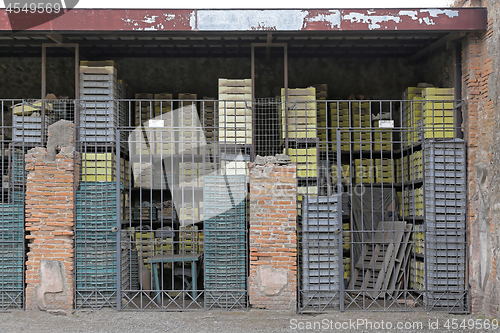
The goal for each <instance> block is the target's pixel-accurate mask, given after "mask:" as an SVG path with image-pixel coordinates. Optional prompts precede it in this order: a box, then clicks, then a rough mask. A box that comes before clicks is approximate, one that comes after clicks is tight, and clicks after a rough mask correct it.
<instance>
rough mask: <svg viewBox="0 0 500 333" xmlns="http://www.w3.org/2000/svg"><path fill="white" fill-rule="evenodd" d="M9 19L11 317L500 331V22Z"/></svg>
mask: <svg viewBox="0 0 500 333" xmlns="http://www.w3.org/2000/svg"><path fill="white" fill-rule="evenodd" d="M481 5H482V6H483V7H481ZM0 15H1V17H2V19H1V20H0V67H1V68H2V75H0V99H1V100H0V103H1V105H2V111H3V113H2V118H1V121H2V124H1V128H2V138H1V140H2V141H1V144H2V161H3V163H2V189H3V191H2V203H1V207H0V213H1V214H2V218H1V221H2V222H1V229H0V237H1V238H2V242H1V245H0V246H1V247H2V251H1V253H0V263H1V265H2V267H1V269H0V304H1V307H2V308H3V309H10V308H20V309H38V308H40V309H45V310H57V311H71V310H73V309H85V308H91V309H101V308H108V307H109V308H114V309H118V310H164V311H184V310H203V309H215V308H222V309H226V310H231V309H236V308H240V309H241V308H244V309H246V308H249V307H258V308H266V309H280V310H292V311H298V312H301V313H302V312H324V311H349V310H386V311H408V310H415V311H419V310H420V311H448V312H453V313H468V312H471V311H473V312H485V313H489V314H495V315H496V314H497V303H498V302H497V292H496V280H497V277H496V252H495V249H496V246H497V242H498V241H497V239H496V237H495V236H494V235H495V233H496V225H495V223H494V221H495V214H496V206H495V204H494V203H495V200H494V198H496V191H495V190H494V189H493V188H492V187H494V186H491V185H489V183H490V182H494V181H495V179H496V178H495V177H496V174H497V172H496V168H495V159H496V155H495V153H494V152H495V145H496V140H497V139H496V136H495V132H494V131H495V126H496V118H495V116H494V109H495V106H496V102H495V101H497V97H496V96H497V91H498V89H497V87H496V85H495V84H493V83H490V84H488V83H489V80H490V77H491V79H492V80H493V79H494V78H495V76H496V75H497V73H495V72H494V71H493V68H494V67H495V63H496V62H497V61H499V60H500V59H499V58H498V49H497V48H498V45H496V43H495V42H494V40H495V38H497V34H498V29H496V20H495V18H497V17H498V13H497V9H495V8H494V6H493V4H492V3H491V4H490V3H489V2H488V1H485V2H484V3H482V4H476V3H468V2H467V3H461V4H459V5H458V4H457V6H456V7H453V8H446V9H404V10H403V9H375V10H361V9H360V10H335V9H332V10H307V9H304V10H111V9H110V10H92V9H78V10H76V9H73V10H64V11H62V12H59V13H55V12H52V13H50V14H47V13H44V14H36V15H37V16H36V17H35V16H30V14H29V13H24V12H22V11H21V12H20V13H17V14H15V13H13V12H8V11H6V10H2V11H0ZM31 15H33V14H31ZM42 97H43V98H42ZM483 138H485V139H483ZM479 140H481V141H479ZM493 184H494V183H493Z"/></svg>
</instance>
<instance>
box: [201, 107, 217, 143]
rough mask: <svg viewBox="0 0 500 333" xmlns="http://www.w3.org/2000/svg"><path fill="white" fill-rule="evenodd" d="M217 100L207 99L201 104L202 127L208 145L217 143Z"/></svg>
mask: <svg viewBox="0 0 500 333" xmlns="http://www.w3.org/2000/svg"><path fill="white" fill-rule="evenodd" d="M215 103H216V102H215V100H213V99H211V98H207V97H205V98H204V99H203V101H202V102H201V106H200V109H201V116H200V118H201V119H202V126H203V129H204V130H205V139H206V140H207V143H211V142H214V141H215V138H216V130H215V119H216V118H217V115H216V113H215Z"/></svg>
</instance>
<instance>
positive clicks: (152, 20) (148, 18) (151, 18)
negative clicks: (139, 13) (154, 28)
mask: <svg viewBox="0 0 500 333" xmlns="http://www.w3.org/2000/svg"><path fill="white" fill-rule="evenodd" d="M157 17H158V16H156V15H153V16H148V15H146V16H145V17H144V20H142V22H144V23H155V22H156V18H157Z"/></svg>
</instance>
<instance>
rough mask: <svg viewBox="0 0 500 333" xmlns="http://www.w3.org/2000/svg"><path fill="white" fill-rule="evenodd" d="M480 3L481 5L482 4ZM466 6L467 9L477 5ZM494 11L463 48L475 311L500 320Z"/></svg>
mask: <svg viewBox="0 0 500 333" xmlns="http://www.w3.org/2000/svg"><path fill="white" fill-rule="evenodd" d="M476 2H477V1H476ZM474 3H475V2H474V1H472V2H471V1H465V2H464V5H465V6H471V5H474ZM483 5H487V6H488V29H487V31H486V32H484V33H481V34H476V35H472V36H470V37H468V38H467V39H466V41H465V42H464V44H463V55H462V58H463V98H464V99H465V101H466V112H465V117H464V118H465V119H464V121H465V122H466V131H465V134H466V140H467V148H468V169H467V171H468V186H469V188H468V190H469V192H468V218H469V234H470V239H469V242H470V245H469V248H470V267H469V272H470V286H471V300H472V311H473V312H474V313H485V314H488V315H492V316H498V314H499V305H500V304H499V303H500V294H499V292H500V290H499V288H498V286H499V278H500V276H498V274H497V259H498V256H499V248H500V237H499V231H500V229H499V226H498V221H499V220H500V204H499V202H500V190H499V188H498V186H497V184H498V183H499V182H500V167H499V165H500V153H499V152H500V119H499V113H498V107H499V102H500V100H499V98H500V72H499V71H498V70H495V69H498V68H500V67H499V66H500V54H499V50H500V44H499V43H498V41H499V39H500V8H499V6H500V5H499V2H498V0H488V1H483Z"/></svg>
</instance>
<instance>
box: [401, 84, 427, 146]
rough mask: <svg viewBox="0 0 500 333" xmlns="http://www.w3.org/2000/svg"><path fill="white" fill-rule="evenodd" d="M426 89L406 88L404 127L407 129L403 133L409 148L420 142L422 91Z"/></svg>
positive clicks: (404, 96)
mask: <svg viewBox="0 0 500 333" xmlns="http://www.w3.org/2000/svg"><path fill="white" fill-rule="evenodd" d="M423 90H424V88H420V87H408V88H406V90H405V92H404V94H403V99H404V106H403V107H404V110H403V119H402V127H405V128H407V129H408V130H407V132H405V133H403V134H402V135H403V138H402V139H403V142H404V145H405V146H409V145H411V144H412V143H414V142H417V140H418V122H419V121H421V120H422V91H423Z"/></svg>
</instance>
